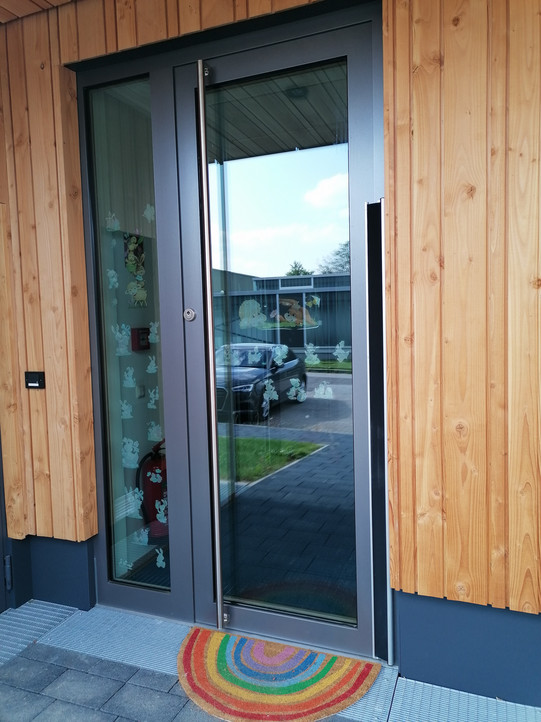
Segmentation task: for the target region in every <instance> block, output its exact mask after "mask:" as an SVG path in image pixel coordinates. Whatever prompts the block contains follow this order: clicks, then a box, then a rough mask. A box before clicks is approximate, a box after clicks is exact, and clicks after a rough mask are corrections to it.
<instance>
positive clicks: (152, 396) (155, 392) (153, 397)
mask: <svg viewBox="0 0 541 722" xmlns="http://www.w3.org/2000/svg"><path fill="white" fill-rule="evenodd" d="M148 397H149V401H148V403H147V408H148V409H155V408H157V407H156V403H157V401H158V399H159V398H160V390H159V388H158V387H157V386H156V387H155V388H153V389H150V391H149V392H148Z"/></svg>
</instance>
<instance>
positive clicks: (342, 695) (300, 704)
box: [178, 627, 380, 722]
mask: <svg viewBox="0 0 541 722" xmlns="http://www.w3.org/2000/svg"><path fill="white" fill-rule="evenodd" d="M379 670H380V665H379V664H375V663H373V662H366V661H363V660H358V659H349V658H347V657H339V656H336V655H333V654H324V653H320V652H314V651H311V650H309V649H301V648H299V647H291V646H290V645H287V644H281V643H277V642H264V641H262V640H258V639H251V638H249V637H242V636H239V635H236V634H226V633H224V632H213V631H211V630H208V629H202V628H200V627H195V628H194V629H192V630H191V632H190V633H189V634H188V635H187V636H186V638H185V640H184V642H183V643H182V647H181V648H180V652H179V655H178V672H179V680H180V683H181V685H182V687H183V688H184V690H185V692H186V694H187V695H188V696H189V697H190V699H192V700H193V701H194V702H195V703H196V704H198V705H199V706H200V707H202V708H203V709H204V710H205V711H206V712H208V713H209V714H211V715H214V716H215V717H219V718H220V719H224V720H230V721H231V722H237V721H239V722H240V721H241V720H242V721H244V720H257V721H258V722H260V721H261V720H269V722H272V720H275V721H276V722H279V721H284V722H286V721H287V720H300V721H305V722H312V721H313V720H319V719H323V718H324V717H328V716H329V715H332V714H336V713H337V712H340V711H341V710H343V709H345V708H346V707H349V705H351V704H353V703H354V702H356V701H357V700H358V699H360V698H361V697H362V696H363V694H365V692H367V690H368V689H370V687H371V685H372V683H373V682H374V680H375V679H376V677H377V676H378V673H379Z"/></svg>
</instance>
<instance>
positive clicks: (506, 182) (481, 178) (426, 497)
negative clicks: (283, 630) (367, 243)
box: [384, 0, 541, 613]
mask: <svg viewBox="0 0 541 722" xmlns="http://www.w3.org/2000/svg"><path fill="white" fill-rule="evenodd" d="M540 53H541V3H540V2H539V0H535V1H532V2H530V1H529V0H519V1H518V2H515V0H513V1H512V2H511V0H477V1H476V2H473V1H471V0H470V1H469V2H464V1H463V0H438V2H431V1H429V0H396V1H395V0H386V1H385V2H384V55H385V60H384V68H385V69H384V73H385V90H384V93H385V114H386V115H385V145H386V196H387V197H388V202H387V205H386V208H387V213H388V221H387V237H386V248H387V258H388V265H387V277H386V280H387V284H386V285H387V287H386V293H387V308H388V318H387V323H388V328H387V339H388V347H389V348H388V358H389V360H390V361H389V369H388V409H389V452H390V458H389V483H390V498H389V503H390V511H391V513H390V519H391V534H390V542H391V577H392V585H393V587H394V588H396V589H402V590H405V591H408V592H419V593H421V594H429V595H433V596H439V597H447V598H449V599H454V600H463V601H469V602H475V603H478V604H491V605H493V606H496V607H510V608H512V609H515V610H520V611H525V612H533V613H539V612H541V579H540V574H541V570H540V558H541V547H540V528H541V524H540V521H541V512H540V508H541V471H540V459H539V455H540V435H539V434H540V413H541V410H540V403H541V399H540V391H541V389H540V388H539V386H540V370H541V367H540V353H541V345H540V342H541V326H540V322H541V316H540V311H541V308H540V302H541V301H540V293H541V281H540V280H539V279H540V278H541V274H540V267H539V266H540V259H539V235H540V212H539V207H540V175H539V173H540V171H539V159H540V157H539V154H540V147H539V145H540V138H541V125H540V118H541V115H540V113H539V107H540V102H541V96H540V93H541V76H540V74H539V67H540V63H541V55H540Z"/></svg>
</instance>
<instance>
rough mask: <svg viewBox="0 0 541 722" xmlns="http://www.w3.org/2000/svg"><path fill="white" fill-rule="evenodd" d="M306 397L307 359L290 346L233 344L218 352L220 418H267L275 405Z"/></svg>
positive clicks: (217, 396)
mask: <svg viewBox="0 0 541 722" xmlns="http://www.w3.org/2000/svg"><path fill="white" fill-rule="evenodd" d="M305 399H306V369H305V366H304V360H303V359H301V358H299V357H298V356H297V355H296V354H295V353H294V352H293V351H292V350H291V349H290V348H289V347H288V346H286V345H284V344H270V343H232V344H228V345H226V346H221V347H220V348H219V349H218V350H217V351H216V403H217V410H218V418H220V419H224V418H227V417H229V416H230V415H231V414H233V415H234V416H235V417H240V420H242V419H243V418H249V419H250V420H252V421H259V420H260V419H266V418H267V417H268V415H269V411H270V407H271V405H272V404H279V403H281V402H282V401H298V402H303V401H304V400H305Z"/></svg>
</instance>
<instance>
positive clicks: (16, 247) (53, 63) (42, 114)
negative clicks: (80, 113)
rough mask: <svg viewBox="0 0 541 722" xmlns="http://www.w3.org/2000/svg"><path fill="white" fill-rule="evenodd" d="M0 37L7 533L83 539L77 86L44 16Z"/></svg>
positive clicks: (86, 444)
mask: <svg viewBox="0 0 541 722" xmlns="http://www.w3.org/2000/svg"><path fill="white" fill-rule="evenodd" d="M1 39H2V55H3V58H4V59H5V63H3V64H2V75H1V83H2V99H3V105H4V118H5V125H6V133H5V148H6V151H7V154H6V155H7V177H8V194H9V198H8V200H9V207H10V210H11V212H10V214H9V221H7V222H6V224H4V225H7V223H9V227H10V231H11V232H10V233H9V235H8V243H6V245H5V246H3V254H4V258H3V260H4V272H5V273H8V272H9V273H11V274H12V277H13V282H12V284H11V286H12V290H11V303H9V304H6V305H4V306H3V307H4V308H7V309H9V312H8V313H7V314H6V318H4V319H3V322H4V325H5V328H4V332H5V333H6V335H7V334H8V333H10V338H11V339H12V340H13V345H14V344H15V343H16V341H15V340H17V348H16V349H12V350H11V354H10V367H11V368H10V372H11V373H10V375H9V376H4V378H10V379H11V382H10V383H12V389H11V393H12V396H13V398H14V403H13V404H12V405H11V407H10V408H11V414H7V413H6V411H5V408H3V409H2V418H1V422H2V437H3V438H5V437H6V436H7V437H8V438H9V436H10V435H12V433H13V428H14V429H15V430H16V433H17V435H18V436H19V437H20V438H19V439H18V443H17V444H15V443H10V444H9V445H8V447H7V449H6V448H4V449H3V451H4V471H5V485H6V490H7V492H8V494H7V516H8V533H9V535H10V536H12V537H14V538H21V537H24V536H25V535H26V534H29V533H30V534H33V533H35V534H38V535H40V536H53V537H59V538H62V539H70V540H81V539H85V538H88V537H89V536H91V535H92V534H95V533H96V499H95V473H94V469H93V464H94V461H93V430H92V403H91V387H90V364H89V344H88V340H87V338H86V337H85V334H84V332H81V329H87V328H88V315H87V309H86V281H85V264H84V253H83V249H84V245H83V243H82V234H81V228H82V219H81V213H80V206H81V198H80V187H81V180H80V169H79V167H78V151H77V150H76V149H77V147H78V146H77V144H78V134H77V113H76V100H75V88H74V83H73V78H72V74H71V73H69V71H67V70H66V71H65V70H64V69H63V68H61V66H60V64H59V49H58V40H57V38H56V37H55V35H54V33H51V35H50V34H49V16H48V14H47V13H41V14H36V15H32V16H30V17H28V18H25V20H24V21H20V22H14V23H10V24H9V25H8V26H7V27H6V28H5V29H3V31H2V35H1ZM68 143H73V146H72V147H71V148H69V149H67V144H68ZM5 292H8V291H7V290H5ZM3 363H4V364H5V363H6V360H5V359H3ZM25 369H29V370H44V371H45V379H46V389H45V390H44V391H40V390H34V391H31V390H27V389H25V388H24V370H25ZM10 425H12V426H10ZM8 426H10V428H8Z"/></svg>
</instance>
